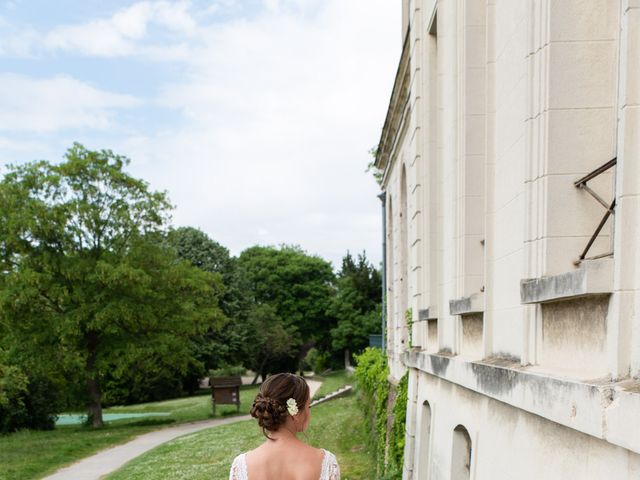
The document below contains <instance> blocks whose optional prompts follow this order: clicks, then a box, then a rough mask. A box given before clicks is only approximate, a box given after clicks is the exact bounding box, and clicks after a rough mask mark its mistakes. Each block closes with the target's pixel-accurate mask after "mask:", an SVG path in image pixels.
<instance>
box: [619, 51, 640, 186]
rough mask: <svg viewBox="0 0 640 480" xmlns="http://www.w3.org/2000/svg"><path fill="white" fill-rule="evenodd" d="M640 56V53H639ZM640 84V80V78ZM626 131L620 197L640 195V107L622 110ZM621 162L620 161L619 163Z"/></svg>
mask: <svg viewBox="0 0 640 480" xmlns="http://www.w3.org/2000/svg"><path fill="white" fill-rule="evenodd" d="M639 54H640V52H639ZM638 83H640V78H638ZM622 115H623V121H624V131H623V136H622V139H621V140H622V146H621V147H622V152H623V154H622V156H623V158H622V162H623V165H622V169H620V167H617V168H618V169H619V170H621V174H622V181H621V182H620V186H621V188H620V191H619V192H618V195H634V194H637V193H640V134H638V132H640V106H639V107H626V108H624V109H623V110H622ZM620 161H621V160H620V159H619V160H618V162H620Z"/></svg>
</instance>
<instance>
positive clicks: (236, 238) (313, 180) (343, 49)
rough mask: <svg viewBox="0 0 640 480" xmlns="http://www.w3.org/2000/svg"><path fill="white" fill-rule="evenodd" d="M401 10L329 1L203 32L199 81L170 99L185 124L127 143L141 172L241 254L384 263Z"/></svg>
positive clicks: (165, 96)
mask: <svg viewBox="0 0 640 480" xmlns="http://www.w3.org/2000/svg"><path fill="white" fill-rule="evenodd" d="M395 10H396V8H395V6H388V4H387V2H385V1H384V0H378V1H372V0H369V1H365V0H360V1H351V2H344V1H342V0H333V1H327V2H325V3H324V8H323V9H322V10H321V12H320V15H318V16H307V15H305V12H302V14H300V13H297V14H296V13H292V12H289V13H283V11H285V12H286V11H287V10H286V9H284V8H281V10H280V13H279V14H278V15H276V14H273V13H272V12H267V13H266V14H264V15H262V16H259V17H257V18H256V19H254V20H252V21H246V20H245V21H238V22H233V23H229V24H225V25H219V26H215V27H212V28H211V29H209V30H208V31H206V32H201V38H202V39H203V43H202V44H201V45H198V46H196V47H194V48H192V49H190V50H188V51H185V52H183V53H184V55H185V56H184V58H183V61H185V62H186V63H187V65H188V70H187V77H186V78H185V79H182V81H181V82H179V83H175V84H171V85H167V86H166V87H165V88H164V90H163V92H162V94H161V95H160V97H159V99H158V102H159V103H160V104H161V105H163V106H166V107H170V108H174V109H178V110H180V111H181V112H182V113H183V114H184V115H185V117H186V118H187V119H188V121H187V123H186V124H184V125H183V127H182V128H181V129H180V131H174V132H170V133H162V134H159V135H155V136H149V137H146V138H141V137H137V138H135V139H130V140H129V141H128V142H126V143H125V144H123V146H122V148H123V149H124V150H125V151H126V152H127V153H128V154H129V155H130V156H131V157H132V158H133V159H134V162H140V163H138V165H137V166H136V167H135V168H136V173H139V174H140V175H141V176H145V177H146V178H148V179H149V180H150V181H151V183H152V185H156V186H158V187H160V188H163V189H168V190H169V192H170V195H171V198H172V200H173V202H174V203H176V204H177V206H178V208H177V211H176V212H175V220H176V222H177V223H178V224H188V225H196V226H199V227H201V228H203V229H205V230H206V231H207V232H209V233H210V234H211V235H212V236H213V237H214V238H216V239H217V240H218V241H220V242H222V243H223V244H225V245H227V246H229V247H230V248H231V250H232V251H233V252H235V253H239V251H241V250H242V249H243V248H246V247H247V246H250V245H252V244H255V243H262V244H264V243H271V244H280V243H296V244H300V245H302V246H303V247H304V248H306V249H307V250H309V251H311V252H317V253H321V254H322V255H324V256H325V257H327V258H331V259H332V260H333V261H334V263H335V264H336V265H338V264H339V259H340V257H341V256H342V255H343V254H344V253H345V251H346V250H347V249H350V250H351V251H359V250H361V249H363V248H366V249H367V250H368V252H369V253H370V256H371V257H372V258H374V259H376V261H379V259H380V250H381V248H380V206H379V200H378V199H377V198H376V194H377V191H378V189H377V186H376V185H375V182H374V181H373V179H372V178H371V176H370V175H367V174H365V173H364V170H365V168H366V165H367V163H368V161H369V156H368V153H367V152H368V150H369V148H370V147H372V146H373V145H374V144H375V143H376V142H377V141H378V137H379V134H380V130H381V126H382V122H383V121H384V116H385V113H386V107H387V101H388V98H389V95H390V91H391V86H392V82H393V74H394V73H395V67H396V62H397V59H398V57H399V53H400V35H399V33H398V27H397V25H396V24H395V23H394V22H393V21H390V20H388V19H389V17H390V16H391V17H393V15H394V14H395Z"/></svg>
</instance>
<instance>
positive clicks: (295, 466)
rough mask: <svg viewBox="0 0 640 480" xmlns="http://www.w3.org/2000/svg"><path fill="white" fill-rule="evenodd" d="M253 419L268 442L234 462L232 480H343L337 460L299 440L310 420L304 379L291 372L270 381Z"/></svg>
mask: <svg viewBox="0 0 640 480" xmlns="http://www.w3.org/2000/svg"><path fill="white" fill-rule="evenodd" d="M251 416H252V417H254V418H255V419H256V420H257V421H258V426H259V427H260V428H261V429H262V433H263V434H264V436H265V437H266V440H265V442H264V443H263V444H262V445H260V446H259V447H258V448H256V449H254V450H251V451H249V452H246V453H242V454H240V455H238V456H237V457H236V458H235V459H234V460H233V464H232V465H231V473H230V474H229V480H340V467H339V466H338V462H337V461H336V457H335V456H334V455H333V454H332V453H331V452H328V451H327V450H324V449H321V448H314V447H312V446H310V445H307V444H306V443H305V442H303V441H302V440H300V439H299V438H298V437H297V434H298V433H300V432H304V431H305V430H306V429H307V427H308V426H309V421H310V420H311V397H310V394H309V385H308V384H307V382H306V381H305V380H304V378H302V377H299V376H298V375H294V374H292V373H279V374H277V375H272V376H270V377H269V378H267V379H266V380H265V382H264V383H263V384H262V385H261V386H260V391H259V392H258V394H257V395H256V399H255V400H254V402H253V406H252V407H251Z"/></svg>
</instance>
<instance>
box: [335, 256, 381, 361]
mask: <svg viewBox="0 0 640 480" xmlns="http://www.w3.org/2000/svg"><path fill="white" fill-rule="evenodd" d="M336 284H337V290H336V295H335V297H334V298H333V300H332V302H331V305H330V307H329V314H330V315H332V316H334V317H335V318H336V319H337V326H336V327H335V328H334V329H332V330H331V339H332V347H333V349H334V350H336V351H344V352H346V355H347V356H348V355H349V352H359V351H361V350H363V349H364V348H365V347H366V346H367V345H368V344H369V335H370V334H372V333H375V332H379V331H380V314H381V306H380V290H381V277H380V272H379V271H378V270H377V269H376V268H375V267H374V266H373V265H371V264H370V263H369V261H368V260H367V256H366V253H365V252H363V253H361V254H359V255H358V257H357V260H354V258H353V256H352V255H351V254H350V253H347V254H346V255H345V256H344V258H343V259H342V268H341V270H340V272H339V273H338V279H337V282H336Z"/></svg>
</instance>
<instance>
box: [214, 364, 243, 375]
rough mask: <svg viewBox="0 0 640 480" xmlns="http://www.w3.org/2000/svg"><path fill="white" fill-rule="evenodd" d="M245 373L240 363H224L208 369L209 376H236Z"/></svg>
mask: <svg viewBox="0 0 640 480" xmlns="http://www.w3.org/2000/svg"><path fill="white" fill-rule="evenodd" d="M245 373H247V369H246V368H244V367H243V366H242V365H224V366H222V367H220V368H216V369H214V370H209V376H210V377H237V376H242V375H244V374H245Z"/></svg>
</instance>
